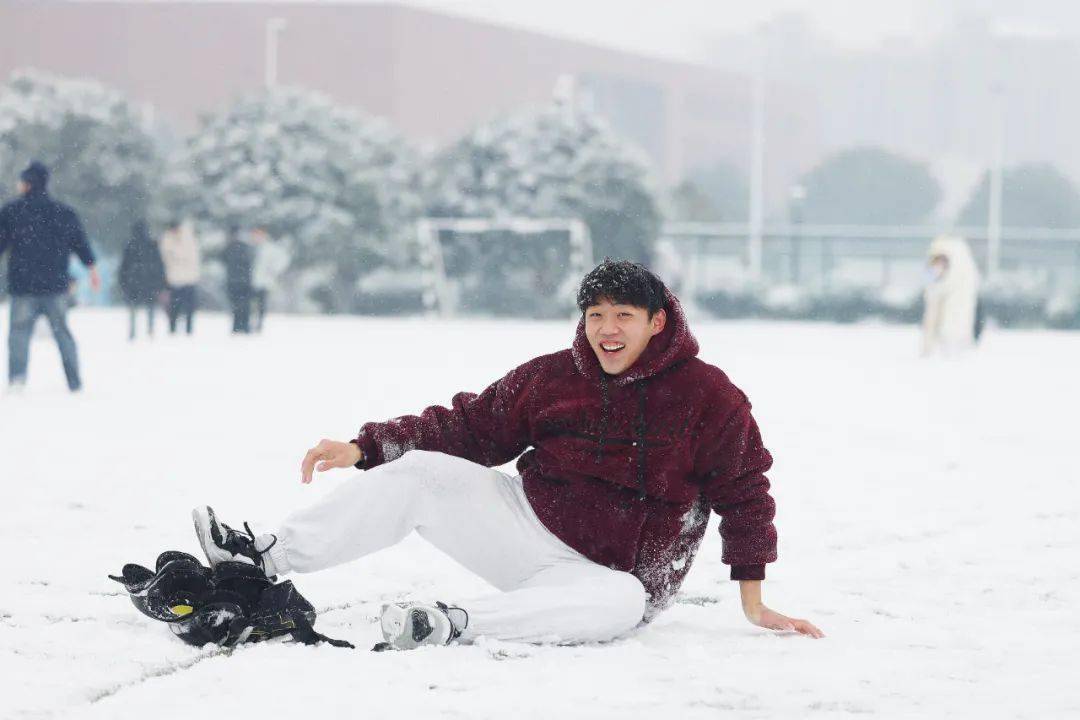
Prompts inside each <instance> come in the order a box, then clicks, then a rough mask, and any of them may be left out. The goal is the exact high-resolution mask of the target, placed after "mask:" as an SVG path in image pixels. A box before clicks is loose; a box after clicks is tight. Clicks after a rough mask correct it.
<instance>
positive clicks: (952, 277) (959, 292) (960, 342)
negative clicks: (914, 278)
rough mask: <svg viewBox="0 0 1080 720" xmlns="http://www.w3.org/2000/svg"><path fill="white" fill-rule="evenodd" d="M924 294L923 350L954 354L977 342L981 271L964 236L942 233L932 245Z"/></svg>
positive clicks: (927, 352) (925, 351) (928, 353)
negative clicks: (976, 317) (977, 309)
mask: <svg viewBox="0 0 1080 720" xmlns="http://www.w3.org/2000/svg"><path fill="white" fill-rule="evenodd" d="M927 275H928V277H927V285H926V291H925V293H924V295H923V297H924V300H925V309H924V311H923V325H922V353H923V355H931V354H933V353H935V352H939V351H940V352H944V353H955V352H960V351H963V350H966V349H968V348H971V347H972V346H973V345H974V344H975V309H976V306H977V304H978V296H979V270H978V268H977V267H976V265H975V258H974V257H973V256H972V254H971V248H969V247H968V244H967V242H966V241H965V240H964V239H963V238H961V237H955V236H951V235H941V236H939V237H937V238H935V239H934V241H933V242H932V243H931V244H930V251H929V263H928V266H927Z"/></svg>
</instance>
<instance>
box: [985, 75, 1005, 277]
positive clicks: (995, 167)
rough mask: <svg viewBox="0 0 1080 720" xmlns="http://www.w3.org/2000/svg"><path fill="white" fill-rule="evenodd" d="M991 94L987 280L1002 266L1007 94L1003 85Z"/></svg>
mask: <svg viewBox="0 0 1080 720" xmlns="http://www.w3.org/2000/svg"><path fill="white" fill-rule="evenodd" d="M991 92H992V93H993V96H994V128H993V131H994V140H993V142H994V149H993V158H992V164H991V165H990V187H989V191H990V192H989V200H988V202H987V212H986V279H987V280H993V279H995V277H996V276H997V274H998V269H999V267H1000V265H1001V195H1002V189H1003V187H1002V186H1003V184H1004V177H1003V176H1004V168H1003V166H1004V164H1005V93H1004V92H1003V91H1002V88H1001V85H995V86H994V87H993V88H992V89H991Z"/></svg>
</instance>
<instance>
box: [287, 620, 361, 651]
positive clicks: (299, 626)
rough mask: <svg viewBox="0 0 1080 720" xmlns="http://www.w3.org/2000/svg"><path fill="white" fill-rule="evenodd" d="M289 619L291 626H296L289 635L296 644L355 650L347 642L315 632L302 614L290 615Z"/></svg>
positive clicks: (354, 647)
mask: <svg viewBox="0 0 1080 720" xmlns="http://www.w3.org/2000/svg"><path fill="white" fill-rule="evenodd" d="M290 617H291V618H292V621H293V624H294V625H295V626H296V627H294V628H293V630H292V632H291V634H292V637H293V640H295V641H296V642H298V643H303V644H304V645H318V644H319V643H321V642H324V643H329V644H331V645H333V646H334V647H339V648H350V649H352V650H355V649H356V646H355V645H353V644H352V643H351V642H349V641H348V640H334V639H333V638H328V637H326V636H325V635H323V634H322V633H320V632H316V630H315V628H314V627H313V626H312V625H311V623H309V622H308V620H307V618H306V617H304V614H303V613H292V614H291V615H290Z"/></svg>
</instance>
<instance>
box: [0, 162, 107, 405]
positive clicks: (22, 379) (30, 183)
mask: <svg viewBox="0 0 1080 720" xmlns="http://www.w3.org/2000/svg"><path fill="white" fill-rule="evenodd" d="M48 184H49V169H48V168H47V167H45V166H44V165H42V164H41V163H39V162H34V163H31V164H30V166H29V167H27V168H26V169H25V170H23V172H22V174H21V175H20V176H19V185H18V187H19V195H20V197H18V198H17V199H15V200H13V201H12V202H10V203H8V204H7V205H5V206H4V207H3V208H0V256H3V254H4V253H5V252H6V251H7V250H8V249H9V248H10V250H11V257H10V258H9V259H8V289H9V291H10V292H11V326H10V327H9V328H8V383H9V385H10V386H11V387H12V389H15V390H17V389H19V388H21V387H22V386H23V385H25V383H26V370H27V365H28V363H29V359H30V337H31V335H32V333H33V331H34V323H35V322H36V321H37V318H38V316H39V315H44V316H45V318H46V319H47V320H48V321H49V327H50V328H51V329H52V333H53V337H54V338H56V344H57V346H59V348H60V359H61V361H62V362H63V364H64V374H65V376H66V377H67V385H68V388H69V389H70V390H71V391H72V392H75V391H78V390H79V389H81V388H82V380H81V378H80V377H79V354H78V349H77V348H76V346H75V338H74V337H72V335H71V331H70V330H69V329H68V325H67V309H68V289H69V287H70V285H71V277H70V276H69V275H68V261H69V260H70V258H71V254H72V253H75V254H76V255H77V256H78V257H79V260H81V261H82V263H83V265H85V266H86V267H87V268H89V270H90V284H91V286H92V287H93V288H94V290H95V291H96V290H98V289H99V288H100V287H101V276H100V275H99V274H98V271H97V266H96V265H95V260H94V252H93V250H91V249H90V244H89V243H88V242H87V240H86V234H85V233H84V232H83V228H82V224H81V223H80V222H79V217H78V215H76V214H75V211H74V210H72V209H71V208H69V207H68V206H66V205H63V204H62V203H59V202H57V201H56V200H53V199H52V198H51V197H50V196H49V193H48Z"/></svg>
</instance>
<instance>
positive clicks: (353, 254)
mask: <svg viewBox="0 0 1080 720" xmlns="http://www.w3.org/2000/svg"><path fill="white" fill-rule="evenodd" d="M418 182H419V181H418V173H417V170H416V164H415V160H414V155H413V153H412V152H411V150H410V149H409V148H408V147H407V145H406V144H405V142H404V141H403V140H402V139H401V138H400V136H399V135H398V134H397V133H396V132H394V131H393V130H392V129H391V128H390V127H389V126H388V125H387V124H386V123H385V122H383V121H381V120H378V119H374V118H370V117H367V116H365V115H363V114H362V113H360V112H358V111H356V110H352V109H348V108H342V107H339V106H337V105H335V104H334V103H333V102H332V101H331V100H330V99H329V98H327V97H325V96H323V95H320V94H318V93H314V92H309V91H306V90H301V89H297V88H276V89H273V90H271V91H267V92H263V93H260V94H257V95H252V96H249V97H246V98H243V99H241V100H240V101H239V102H237V103H236V104H235V105H234V106H233V107H231V108H230V109H228V110H227V111H225V112H223V113H221V114H219V115H215V116H212V117H209V118H206V119H204V122H203V125H202V127H201V129H200V130H199V131H198V132H197V133H196V134H195V135H194V136H193V137H192V138H191V139H190V140H189V142H188V143H187V147H186V148H185V150H184V151H183V152H182V153H181V154H180V157H178V158H177V159H176V161H175V162H174V163H173V164H172V167H171V169H170V172H169V180H168V181H167V186H168V192H167V193H166V194H167V197H168V198H169V201H170V202H171V203H172V204H173V207H171V208H170V212H172V213H173V214H190V215H192V216H194V217H195V218H196V219H198V220H200V221H202V222H203V223H209V224H211V225H213V226H216V227H217V228H219V229H221V230H227V229H229V228H232V227H237V228H245V227H246V228H250V227H256V226H261V227H264V228H266V230H267V231H268V232H269V233H270V235H271V236H272V237H274V238H276V241H277V242H284V243H286V245H287V248H288V249H289V252H290V255H291V257H292V263H291V267H290V271H289V273H288V277H287V280H286V282H287V283H291V285H292V290H293V292H294V293H296V292H298V293H299V294H300V295H302V296H306V297H307V299H309V300H311V301H314V302H315V303H316V305H317V306H318V307H320V308H321V309H323V310H324V311H327V312H348V311H350V309H351V308H352V307H353V305H354V300H355V296H356V292H357V283H358V281H359V280H360V279H361V278H362V277H363V276H364V274H365V273H366V272H368V271H370V270H373V269H375V268H376V267H379V266H381V265H384V264H387V263H390V264H400V263H401V262H403V261H404V260H405V259H406V258H407V257H408V256H409V253H410V248H409V244H410V243H411V241H412V238H413V221H414V220H415V218H416V217H417V215H418V214H419V211H420V208H421V200H420V194H419V191H418V189H417V188H418ZM298 287H299V291H297V288H298Z"/></svg>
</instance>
